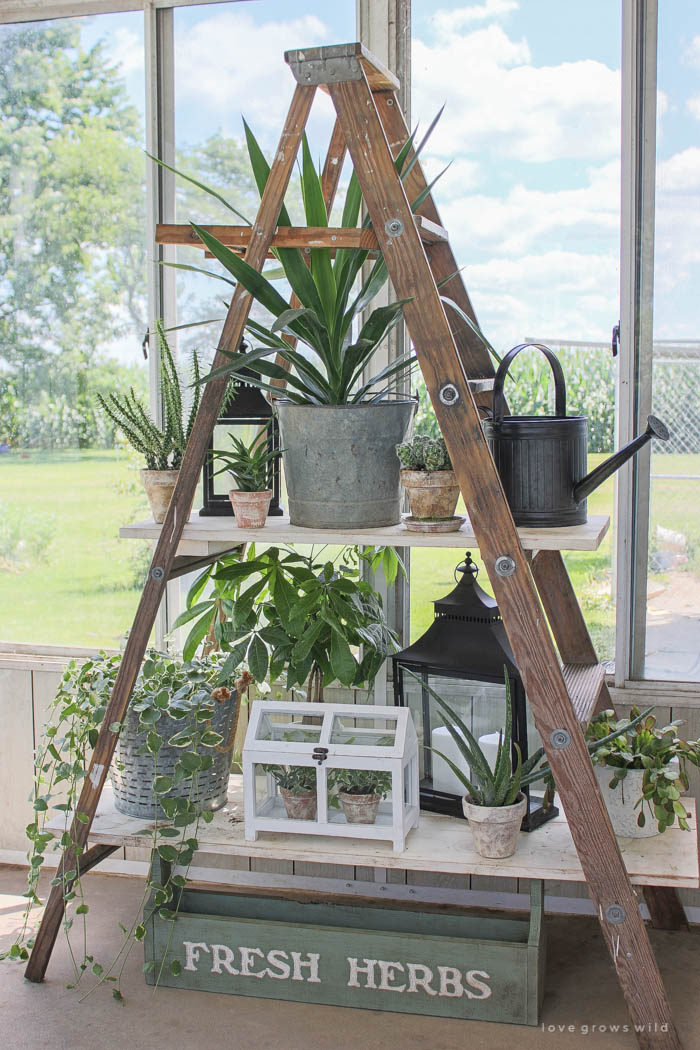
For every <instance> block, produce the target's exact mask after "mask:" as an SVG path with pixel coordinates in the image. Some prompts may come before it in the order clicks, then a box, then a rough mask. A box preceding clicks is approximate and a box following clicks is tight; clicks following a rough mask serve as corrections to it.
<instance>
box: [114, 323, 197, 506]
mask: <svg viewBox="0 0 700 1050" xmlns="http://www.w3.org/2000/svg"><path fill="white" fill-rule="evenodd" d="M156 329H157V332H158V338H159V342H160V398H161V406H162V415H163V422H162V425H158V423H156V422H155V421H154V420H153V418H152V416H151V414H150V412H149V411H148V409H147V407H146V406H145V405H144V404H143V402H142V401H141V400H140V399H139V398H138V397H137V396H136V394H135V393H134V390H133V387H132V389H131V390H130V392H129V393H128V394H125V395H124V396H121V397H120V396H118V395H117V394H109V396H108V397H107V398H104V397H103V396H102V395H101V394H97V401H98V403H99V405H100V407H101V408H102V410H103V411H104V413H105V414H106V415H107V417H108V418H109V419H110V420H111V421H112V423H113V424H114V425H115V427H118V429H119V430H121V432H122V433H123V435H124V437H125V438H126V440H127V441H128V442H129V444H130V445H131V446H132V448H134V449H135V450H136V452H139V453H140V454H141V455H142V456H143V457H144V459H145V460H146V466H145V468H144V469H142V470H141V480H142V482H143V485H144V488H145V490H146V495H147V496H148V502H149V503H150V505H151V512H152V514H153V520H154V521H155V522H157V523H158V524H162V523H163V521H164V520H165V515H166V513H167V510H168V507H169V506H170V500H171V498H172V494H173V490H174V488H175V485H176V483H177V477H178V472H179V469H180V463H181V462H182V457H183V455H184V452H185V447H186V445H187V441H188V438H189V436H190V432H191V430H192V427H193V426H194V421H195V417H196V415H197V409H198V408H199V401H200V396H201V387H200V386H199V378H200V370H199V359H198V357H197V354H196V353H195V352H194V351H193V352H192V382H193V395H192V404H191V406H190V410H189V413H188V414H187V420H186V422H185V421H184V409H183V398H182V389H181V386H180V377H179V375H178V371H177V368H176V367H175V362H174V360H173V355H172V353H171V350H170V347H169V346H168V342H167V340H166V338H165V329H164V328H163V325H162V322H161V321H157V322H156Z"/></svg>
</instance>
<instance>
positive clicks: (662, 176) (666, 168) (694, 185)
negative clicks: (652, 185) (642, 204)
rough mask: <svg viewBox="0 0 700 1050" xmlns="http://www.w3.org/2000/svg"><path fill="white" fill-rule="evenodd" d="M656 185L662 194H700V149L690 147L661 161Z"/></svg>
mask: <svg viewBox="0 0 700 1050" xmlns="http://www.w3.org/2000/svg"><path fill="white" fill-rule="evenodd" d="M656 185H657V190H658V191H659V192H661V193H688V192H695V193H698V192H700V149H699V148H698V147H697V146H689V147H688V149H684V150H682V151H681V152H680V153H674V155H673V156H672V157H669V158H668V160H663V161H661V162H660V163H659V164H658V166H657V169H656Z"/></svg>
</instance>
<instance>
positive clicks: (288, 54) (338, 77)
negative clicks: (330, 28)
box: [284, 41, 400, 91]
mask: <svg viewBox="0 0 700 1050" xmlns="http://www.w3.org/2000/svg"><path fill="white" fill-rule="evenodd" d="M284 60H285V62H286V63H287V64H288V65H289V67H290V69H291V70H292V73H293V74H294V78H295V80H296V81H297V83H298V84H306V85H307V86H323V85H325V84H331V83H336V84H337V83H341V82H342V81H344V80H362V76H363V71H364V74H365V75H366V77H367V80H368V82H369V86H370V87H371V88H372V90H373V91H398V90H399V87H400V81H399V79H398V77H397V76H395V75H394V73H392V72H391V70H389V69H387V67H386V66H385V65H384V64H383V63H382V62H380V61H379V59H378V58H375V56H374V55H373V54H372V53H371V52H370V51H368V50H367V48H366V47H365V46H364V44H361V43H360V42H359V41H353V42H352V43H349V44H330V45H326V46H325V47H304V48H297V50H295V51H285V54H284Z"/></svg>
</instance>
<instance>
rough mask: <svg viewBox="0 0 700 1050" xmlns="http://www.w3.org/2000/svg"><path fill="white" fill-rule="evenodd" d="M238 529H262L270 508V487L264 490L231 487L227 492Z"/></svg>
mask: <svg viewBox="0 0 700 1050" xmlns="http://www.w3.org/2000/svg"><path fill="white" fill-rule="evenodd" d="M228 498H229V499H230V500H231V506H232V507H233V513H234V515H235V518H236V525H237V526H238V528H239V529H262V528H263V527H264V525H265V522H266V521H267V512H268V510H269V509H270V500H271V499H272V489H265V491H264V492H241V491H240V490H239V489H231V491H230V492H229V494H228Z"/></svg>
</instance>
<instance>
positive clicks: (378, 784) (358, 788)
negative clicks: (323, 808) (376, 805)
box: [328, 769, 391, 806]
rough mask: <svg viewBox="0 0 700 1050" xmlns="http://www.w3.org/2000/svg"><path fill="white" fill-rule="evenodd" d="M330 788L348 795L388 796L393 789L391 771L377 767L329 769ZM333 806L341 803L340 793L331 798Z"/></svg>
mask: <svg viewBox="0 0 700 1050" xmlns="http://www.w3.org/2000/svg"><path fill="white" fill-rule="evenodd" d="M328 787H329V789H331V790H333V791H336V792H339V791H342V792H343V793H344V794H346V795H379V797H380V798H386V796H387V795H388V794H389V792H390V791H391V773H387V772H382V771H380V770H376V769H329V770H328ZM329 801H330V805H331V806H338V805H340V803H339V800H338V795H337V794H334V795H332V796H331V798H330V800H329Z"/></svg>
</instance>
